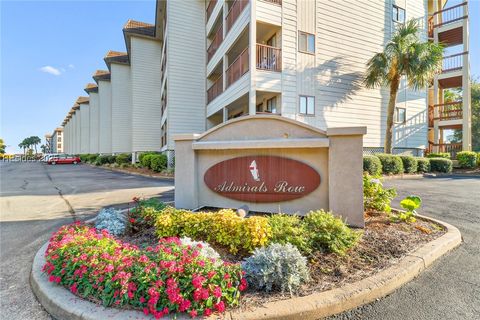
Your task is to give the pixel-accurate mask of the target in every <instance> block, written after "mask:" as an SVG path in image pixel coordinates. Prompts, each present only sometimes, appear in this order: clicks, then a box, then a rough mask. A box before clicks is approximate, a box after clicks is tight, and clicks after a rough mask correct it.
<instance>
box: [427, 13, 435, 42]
mask: <svg viewBox="0 0 480 320" xmlns="http://www.w3.org/2000/svg"><path fill="white" fill-rule="evenodd" d="M433 25H434V20H433V16H429V17H428V37H429V38H433Z"/></svg>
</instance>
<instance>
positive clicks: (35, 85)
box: [0, 0, 480, 152]
mask: <svg viewBox="0 0 480 320" xmlns="http://www.w3.org/2000/svg"><path fill="white" fill-rule="evenodd" d="M0 1H1V19H0V21H1V37H0V39H1V48H2V49H1V66H0V67H1V68H0V69H1V84H0V96H1V100H0V101H1V113H0V118H1V121H0V137H1V138H3V139H4V140H5V142H6V144H7V146H9V147H7V152H19V149H18V144H19V143H20V141H21V140H22V139H23V138H25V137H27V136H32V135H38V136H39V137H40V138H42V140H43V138H44V134H45V133H47V132H52V131H53V129H54V128H55V127H57V126H59V125H60V124H61V122H62V121H63V119H64V117H65V115H66V113H67V111H68V110H69V109H70V107H71V106H72V105H73V102H74V101H75V100H76V98H77V97H78V96H81V95H86V93H85V92H84V91H83V88H84V87H85V85H86V84H87V83H88V82H92V81H93V79H92V78H91V75H92V73H93V72H94V71H95V70H96V69H105V68H106V66H105V64H104V62H103V56H104V55H105V53H106V52H107V51H108V50H118V51H124V50H125V43H124V39H123V34H122V32H121V30H122V27H123V25H124V24H125V22H126V21H127V20H128V19H134V20H140V21H144V22H150V23H153V22H154V19H155V1H154V0H148V1H147V0H145V1H50V2H47V1H5V0H0ZM339 1H340V0H339ZM458 1H459V0H455V2H458ZM451 2H452V3H453V2H454V1H451ZM469 3H470V8H469V11H470V34H471V39H470V57H471V70H472V74H473V75H474V76H476V77H479V76H480V59H479V58H478V57H480V40H479V39H480V37H478V33H479V32H480V0H470V1H469ZM474 35H476V37H474Z"/></svg>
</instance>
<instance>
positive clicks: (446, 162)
mask: <svg viewBox="0 0 480 320" xmlns="http://www.w3.org/2000/svg"><path fill="white" fill-rule="evenodd" d="M452 168H453V163H452V160H450V159H445V158H430V169H431V170H432V171H437V172H445V173H450V172H452Z"/></svg>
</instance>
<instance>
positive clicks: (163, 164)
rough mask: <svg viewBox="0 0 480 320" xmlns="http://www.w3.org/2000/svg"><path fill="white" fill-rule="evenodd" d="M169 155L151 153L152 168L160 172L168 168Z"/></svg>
mask: <svg viewBox="0 0 480 320" xmlns="http://www.w3.org/2000/svg"><path fill="white" fill-rule="evenodd" d="M167 162H168V160H167V156H166V155H165V154H155V155H151V160H150V169H152V170H153V171H155V172H160V171H162V170H164V169H166V168H167Z"/></svg>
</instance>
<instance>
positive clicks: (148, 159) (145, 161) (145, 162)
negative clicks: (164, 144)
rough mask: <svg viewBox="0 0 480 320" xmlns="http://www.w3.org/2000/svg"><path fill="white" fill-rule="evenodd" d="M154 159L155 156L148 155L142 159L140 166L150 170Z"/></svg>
mask: <svg viewBox="0 0 480 320" xmlns="http://www.w3.org/2000/svg"><path fill="white" fill-rule="evenodd" d="M152 159H153V154H146V155H144V156H143V157H142V160H140V164H141V165H142V167H144V168H147V169H150V164H151V162H152Z"/></svg>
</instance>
